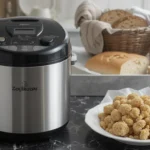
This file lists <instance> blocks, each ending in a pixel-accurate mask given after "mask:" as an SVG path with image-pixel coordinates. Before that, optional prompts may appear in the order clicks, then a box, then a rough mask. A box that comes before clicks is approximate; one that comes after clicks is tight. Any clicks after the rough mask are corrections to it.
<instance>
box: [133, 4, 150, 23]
mask: <svg viewBox="0 0 150 150" xmlns="http://www.w3.org/2000/svg"><path fill="white" fill-rule="evenodd" d="M131 12H132V14H133V15H135V16H139V17H142V18H143V19H145V20H147V22H148V24H149V25H150V11H149V10H145V9H142V8H139V7H137V6H133V7H132V8H131Z"/></svg>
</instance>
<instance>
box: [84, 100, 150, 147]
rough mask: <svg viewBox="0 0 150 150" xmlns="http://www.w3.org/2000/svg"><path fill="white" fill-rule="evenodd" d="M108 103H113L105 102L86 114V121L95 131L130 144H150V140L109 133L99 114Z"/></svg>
mask: <svg viewBox="0 0 150 150" xmlns="http://www.w3.org/2000/svg"><path fill="white" fill-rule="evenodd" d="M108 104H112V103H110V102H109V103H105V104H100V105H98V106H96V107H94V108H92V109H90V110H89V111H88V112H87V114H86V116H85V122H86V124H87V125H88V126H89V127H90V128H91V129H92V130H94V131H95V132H97V133H99V134H101V135H103V136H105V137H108V138H111V139H114V140H117V141H119V142H122V143H125V144H129V145H138V146H146V145H150V140H135V139H130V138H124V137H118V136H114V135H112V134H110V133H108V132H107V131H105V130H104V129H102V128H101V127H100V121H99V118H98V114H99V113H101V112H103V108H104V106H106V105H108Z"/></svg>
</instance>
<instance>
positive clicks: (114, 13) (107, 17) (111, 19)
mask: <svg viewBox="0 0 150 150" xmlns="http://www.w3.org/2000/svg"><path fill="white" fill-rule="evenodd" d="M131 15H132V14H131V13H129V12H127V11H125V10H120V9H115V10H110V11H108V12H105V13H103V14H102V15H101V17H100V21H104V22H107V23H110V24H111V25H113V24H114V23H115V22H116V21H117V20H118V19H120V18H124V17H127V16H131Z"/></svg>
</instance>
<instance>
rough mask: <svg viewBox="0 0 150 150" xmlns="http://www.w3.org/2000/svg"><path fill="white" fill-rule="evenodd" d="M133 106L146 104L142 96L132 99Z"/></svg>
mask: <svg viewBox="0 0 150 150" xmlns="http://www.w3.org/2000/svg"><path fill="white" fill-rule="evenodd" d="M130 104H131V106H132V107H140V106H141V105H143V104H144V102H143V100H142V99H141V98H140V97H135V98H134V99H132V100H131V101H130Z"/></svg>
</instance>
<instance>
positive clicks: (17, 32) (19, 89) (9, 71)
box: [0, 17, 71, 139]
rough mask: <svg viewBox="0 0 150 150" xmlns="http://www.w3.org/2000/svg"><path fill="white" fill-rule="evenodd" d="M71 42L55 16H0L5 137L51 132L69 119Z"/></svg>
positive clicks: (1, 131)
mask: <svg viewBox="0 0 150 150" xmlns="http://www.w3.org/2000/svg"><path fill="white" fill-rule="evenodd" d="M70 71H71V45H70V41H69V38H68V34H67V33H66V32H65V30H64V29H63V28H62V27H61V26H60V25H59V24H58V23H57V22H55V21H53V20H48V19H39V18H32V17H31V18H29V17H15V18H8V19H0V137H3V138H6V139H7V138H18V139H20V138H26V139H28V137H31V138H33V137H47V136H48V133H50V132H51V131H55V130H56V129H60V128H62V127H63V126H65V125H66V124H67V123H68V121H69V96H70V92H69V90H70V87H69V85H70Z"/></svg>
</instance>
